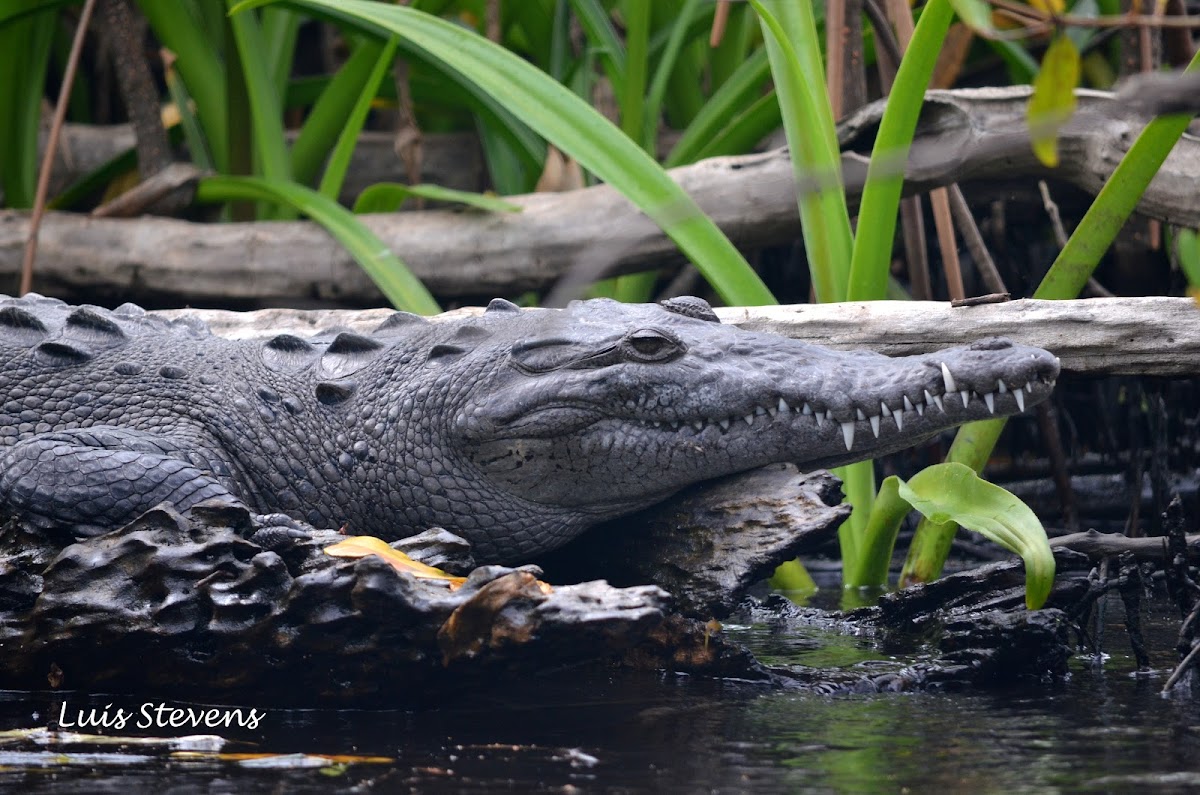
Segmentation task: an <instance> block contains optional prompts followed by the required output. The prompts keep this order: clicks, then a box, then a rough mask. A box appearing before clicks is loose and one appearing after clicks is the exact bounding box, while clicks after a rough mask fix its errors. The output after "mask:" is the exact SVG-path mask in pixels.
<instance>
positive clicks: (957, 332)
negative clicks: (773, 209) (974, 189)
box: [159, 297, 1200, 376]
mask: <svg viewBox="0 0 1200 795" xmlns="http://www.w3.org/2000/svg"><path fill="white" fill-rule="evenodd" d="M481 311H483V310H481V309H478V308H474V307H471V308H464V309H459V310H455V311H454V312H447V313H444V314H442V315H439V316H438V317H436V318H434V319H435V320H438V319H449V318H455V317H461V316H463V315H464V314H472V313H478V312H481ZM527 311H531V312H536V311H540V310H527ZM159 314H162V315H164V316H166V317H171V318H178V317H181V316H184V315H194V316H197V317H200V318H201V319H203V320H204V321H206V322H207V323H208V324H209V325H210V326H211V327H212V329H213V330H214V331H215V332H216V333H218V334H221V335H223V336H229V337H240V338H245V337H260V336H269V335H273V334H279V333H283V332H288V333H292V334H300V335H306V334H314V333H316V332H317V331H318V330H320V329H323V328H331V327H334V326H348V327H350V328H353V329H355V330H357V331H370V330H371V329H373V328H374V327H375V326H377V325H379V324H380V323H381V322H383V319H384V318H385V317H387V316H388V315H389V314H391V310H388V309H367V310H359V311H353V310H346V311H339V310H308V311H306V310H296V309H263V310H259V311H257V312H229V311H225V310H185V309H172V310H164V311H162V312H160V313H159ZM717 314H718V315H719V316H720V317H721V320H722V321H723V322H725V323H732V324H733V325H736V326H740V327H742V328H746V329H750V330H753V331H767V332H772V333H775V334H783V335H785V336H788V337H792V338H794V339H801V340H805V341H808V342H815V343H820V344H822V345H828V346H830V347H833V348H839V349H843V350H846V349H854V348H871V349H874V350H877V351H880V352H881V353H886V354H888V355H889V356H904V355H908V354H915V353H925V352H927V351H931V350H936V349H938V348H944V347H947V346H949V345H961V344H963V343H965V342H969V341H971V340H975V339H981V338H984V337H995V336H1002V337H1008V338H1009V339H1011V340H1013V341H1014V342H1019V343H1024V344H1026V345H1037V346H1040V347H1043V348H1046V349H1047V350H1050V351H1052V352H1053V353H1055V354H1056V355H1057V356H1059V358H1061V359H1062V365H1063V369H1064V370H1067V371H1069V372H1077V373H1087V374H1090V375H1117V374H1120V375H1157V376H1188V375H1197V374H1200V323H1198V322H1197V321H1198V320H1200V308H1197V306H1196V304H1195V302H1194V301H1192V300H1191V299H1189V298H1167V297H1151V298H1091V299H1086V300H1078V301H1035V300H1031V299H1026V300H1021V301H1009V302H1007V303H1002V304H981V305H978V306H967V307H952V306H950V304H949V303H942V302H937V301H870V302H866V303H845V304H800V305H795V306H762V307H726V308H720V309H717Z"/></svg>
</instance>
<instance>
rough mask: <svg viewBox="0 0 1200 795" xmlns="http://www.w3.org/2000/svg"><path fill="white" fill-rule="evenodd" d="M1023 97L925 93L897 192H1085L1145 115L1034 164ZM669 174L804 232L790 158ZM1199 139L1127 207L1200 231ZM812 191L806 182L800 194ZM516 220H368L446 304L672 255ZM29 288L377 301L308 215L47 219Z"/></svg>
mask: <svg viewBox="0 0 1200 795" xmlns="http://www.w3.org/2000/svg"><path fill="white" fill-rule="evenodd" d="M1027 97H1028V91H1027V89H1025V88H1021V87H1016V88H1010V89H970V90H968V89H960V90H956V91H934V92H930V93H929V94H928V95H927V100H926V103H925V107H924V109H923V113H922V120H921V124H920V127H919V129H918V133H917V138H916V140H915V142H914V144H913V148H912V151H911V153H910V155H909V161H908V165H907V169H906V171H905V173H906V190H908V191H910V192H920V191H924V190H928V189H929V188H932V187H935V186H938V185H945V184H949V183H951V182H964V181H968V180H973V179H986V178H995V177H1004V178H1006V179H1012V178H1014V177H1026V178H1029V179H1034V178H1042V177H1054V178H1058V179H1063V180H1065V181H1067V182H1070V183H1072V184H1074V185H1076V186H1078V187H1080V188H1082V189H1083V190H1085V191H1088V192H1091V193H1095V192H1097V191H1098V190H1099V188H1100V186H1101V185H1102V184H1103V181H1104V180H1105V179H1106V178H1107V176H1108V175H1109V174H1110V173H1111V172H1112V170H1113V168H1114V167H1115V166H1116V164H1117V162H1118V161H1119V160H1120V157H1121V156H1122V155H1123V153H1124V152H1125V151H1126V150H1127V149H1128V147H1129V146H1130V144H1131V143H1132V142H1133V140H1134V138H1135V137H1136V135H1137V133H1138V131H1139V130H1140V128H1141V126H1142V125H1143V124H1144V119H1143V118H1142V117H1131V116H1129V115H1128V114H1127V112H1126V109H1125V108H1123V107H1122V106H1121V105H1120V103H1117V102H1114V101H1113V99H1112V96H1111V95H1109V94H1104V93H1101V92H1091V91H1081V92H1080V94H1079V99H1080V104H1079V110H1078V111H1077V113H1076V114H1075V116H1074V117H1073V119H1072V120H1071V122H1070V123H1069V124H1067V125H1066V126H1065V127H1064V128H1063V130H1062V132H1061V135H1060V142H1059V149H1060V156H1061V164H1060V166H1059V167H1058V168H1057V169H1055V170H1054V171H1053V172H1051V171H1050V170H1048V169H1046V168H1044V167H1043V166H1042V165H1041V164H1040V163H1039V162H1038V161H1037V160H1036V158H1034V156H1033V154H1032V151H1031V149H1030V147H1029V140H1028V132H1027V129H1026V122H1025V103H1026V100H1027ZM881 113H882V106H881V105H880V104H878V103H875V104H873V105H870V106H867V107H866V108H864V109H862V110H861V111H859V112H858V113H856V114H854V115H853V116H852V117H851V118H850V119H848V120H847V121H846V122H845V123H844V124H843V125H842V127H841V129H840V131H839V134H840V136H841V140H842V146H843V148H844V150H845V154H844V157H843V162H844V167H845V175H844V178H845V183H846V187H847V192H848V194H849V196H850V203H851V205H852V206H853V205H855V204H856V203H857V196H858V194H859V192H860V190H861V186H862V183H863V180H864V178H865V173H866V157H867V155H868V154H869V151H870V149H869V147H870V145H871V144H872V143H873V139H874V130H875V128H876V126H877V125H878V121H879V117H880V114H881ZM671 173H672V176H673V177H674V178H675V179H676V181H677V182H678V183H679V184H680V185H681V186H683V188H684V189H685V190H687V191H688V192H689V193H690V194H691V195H692V196H693V198H695V200H696V201H697V203H698V204H699V205H700V207H701V209H702V210H703V211H704V212H706V213H707V214H709V216H710V217H712V218H713V220H714V221H716V223H717V224H718V225H720V226H721V228H722V229H723V230H724V231H725V232H726V234H727V235H729V236H730V238H732V239H733V240H734V242H735V243H737V244H740V245H743V246H746V247H757V246H763V245H768V244H773V243H779V242H783V241H787V240H791V239H794V238H795V237H796V236H797V235H798V234H799V223H798V219H797V215H796V208H795V191H796V184H795V182H794V180H793V176H792V169H791V163H790V161H789V159H788V156H787V153H786V151H783V150H779V151H774V152H768V153H766V154H762V155H750V156H744V157H725V158H714V159H711V160H706V161H703V162H701V163H697V164H695V165H692V166H687V167H684V168H679V169H674V170H673V171H672V172H671ZM1198 181H1200V139H1197V138H1195V137H1193V136H1188V135H1185V136H1184V137H1183V138H1182V139H1181V140H1180V142H1179V144H1178V145H1177V146H1176V147H1175V149H1174V151H1173V152H1172V153H1171V155H1170V157H1168V158H1167V160H1166V162H1165V163H1164V165H1163V168H1162V169H1161V171H1160V172H1159V175H1158V177H1156V178H1155V180H1154V181H1153V182H1152V183H1151V185H1150V187H1149V189H1148V190H1147V191H1146V193H1145V194H1144V195H1143V197H1142V200H1141V202H1140V204H1139V205H1138V210H1139V211H1140V212H1142V213H1144V214H1146V215H1149V216H1152V217H1155V218H1159V219H1161V220H1164V221H1167V222H1170V223H1177V224H1181V225H1184V226H1191V227H1196V226H1200V195H1198V194H1197V192H1196V191H1195V190H1194V186H1195V185H1196V184H1197V182H1198ZM802 187H807V186H802ZM512 201H513V202H514V203H516V204H519V205H521V206H522V207H523V208H524V211H523V212H521V213H516V214H508V213H505V214H482V213H458V212H453V211H448V210H433V211H427V212H421V213H404V214H391V215H378V216H373V217H369V218H367V219H366V223H367V224H368V225H369V226H370V227H371V228H372V229H373V230H374V231H375V232H376V233H377V234H379V235H380V237H381V238H382V239H383V240H384V241H385V242H386V243H387V244H388V246H389V247H390V248H391V249H392V250H393V251H395V252H397V253H398V254H399V256H400V257H401V258H402V259H403V260H404V261H405V262H407V263H408V264H409V266H410V267H411V268H412V270H413V271H414V273H416V274H417V276H418V277H420V278H421V279H422V280H424V281H425V283H426V284H427V285H428V286H429V288H430V289H431V290H432V291H433V292H434V293H435V294H437V295H441V296H463V295H468V296H480V295H489V294H493V293H498V294H513V293H516V292H520V291H524V290H529V289H544V288H546V287H548V286H549V285H551V284H553V283H554V282H555V281H557V280H558V279H560V278H561V277H562V276H563V275H565V274H567V273H568V272H570V271H571V269H572V268H576V267H584V268H588V269H589V270H591V271H594V272H607V273H626V272H631V271H636V270H640V269H645V268H648V267H657V266H659V265H662V264H663V263H665V262H670V261H679V260H680V255H679V252H678V250H677V249H676V248H675V245H674V243H672V242H671V240H670V239H669V238H667V237H666V236H665V235H664V234H663V233H662V232H661V230H659V229H658V227H656V226H655V225H654V224H653V223H652V222H651V221H650V220H649V219H647V218H646V217H645V216H644V215H643V214H642V213H640V212H639V211H638V210H637V209H636V208H634V207H633V205H631V204H630V203H629V202H628V201H626V200H625V199H624V198H623V197H622V196H620V195H619V194H618V193H617V192H616V191H615V190H613V189H612V188H610V187H608V186H605V185H601V186H596V187H592V188H587V189H584V190H579V191H571V192H569V193H561V194H535V195H528V196H518V197H512ZM27 232H28V219H27V217H26V215H25V214H24V213H13V212H7V213H0V278H4V277H7V276H9V275H12V274H16V273H17V270H18V268H19V263H20V257H21V251H22V249H23V246H24V241H25V236H26V234H27ZM40 251H41V253H42V257H41V261H40V263H39V266H38V274H37V279H36V280H35V289H38V290H40V291H42V292H49V293H54V294H64V293H66V294H70V293H72V291H74V294H75V295H78V294H79V293H80V292H82V291H89V290H90V291H92V292H91V294H92V295H99V296H101V297H103V298H106V299H107V298H112V299H113V300H127V299H131V298H132V299H136V300H145V301H153V302H155V303H159V304H162V303H169V302H184V301H190V302H193V303H212V302H226V303H227V302H229V301H230V300H242V301H256V302H262V303H295V302H296V301H297V300H302V299H319V300H334V301H345V302H353V303H359V304H363V303H368V304H369V303H378V302H379V301H380V300H381V299H380V296H379V293H378V291H377V290H376V288H375V287H374V285H373V284H372V283H371V282H370V280H369V279H368V278H367V277H366V276H365V275H364V274H363V273H362V272H361V271H360V270H359V269H358V268H357V266H356V265H354V263H353V262H352V261H351V260H350V258H349V256H348V255H347V254H346V253H345V251H344V250H342V249H341V247H340V246H338V245H337V244H336V243H334V242H333V241H332V240H331V239H330V238H329V237H328V236H327V235H326V234H325V233H324V232H323V231H322V230H321V229H319V228H318V227H316V226H315V225H314V224H311V223H309V222H299V221H298V222H288V223H256V224H220V225H212V224H194V223H190V222H186V221H177V220H170V219H140V220H138V221H119V220H112V219H106V220H100V219H90V218H81V217H78V216H72V215H62V214H59V215H50V216H49V217H47V219H46V221H45V224H44V225H43V228H42V233H41V244H40Z"/></svg>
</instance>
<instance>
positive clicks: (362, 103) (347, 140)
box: [317, 36, 397, 201]
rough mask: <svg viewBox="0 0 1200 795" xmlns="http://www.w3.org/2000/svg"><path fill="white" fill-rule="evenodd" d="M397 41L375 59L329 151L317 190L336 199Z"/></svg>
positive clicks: (390, 41) (393, 56)
mask: <svg viewBox="0 0 1200 795" xmlns="http://www.w3.org/2000/svg"><path fill="white" fill-rule="evenodd" d="M396 41H397V39H396V37H395V36H393V37H392V38H391V39H389V40H388V43H387V45H386V46H385V47H384V48H383V52H381V53H379V57H378V58H377V59H376V60H375V66H374V68H373V69H372V70H371V74H369V75H368V76H367V79H366V81H365V82H364V83H363V85H362V87H361V89H360V90H359V92H358V100H357V101H356V102H355V103H354V107H353V108H351V110H350V114H349V115H348V116H347V117H346V118H345V120H344V121H343V122H342V131H341V134H340V135H338V140H337V145H335V146H334V147H333V153H332V154H330V155H329V164H328V165H326V166H325V173H324V174H322V175H321V184H320V186H318V188H317V190H318V191H319V192H320V193H321V194H322V195H325V196H328V197H329V198H331V199H333V200H334V201H336V200H337V197H338V194H339V193H340V192H341V190H342V183H343V182H344V181H345V180H346V171H347V170H348V169H349V168H350V157H351V156H352V155H353V154H354V147H355V146H357V145H358V134H359V133H360V132H362V128H363V124H364V123H365V122H366V121H367V114H368V113H369V112H370V111H371V102H372V101H373V100H374V99H375V92H376V91H378V90H379V84H380V82H382V81H383V78H384V76H385V75H387V73H388V70H389V69H391V67H392V62H393V61H394V60H396Z"/></svg>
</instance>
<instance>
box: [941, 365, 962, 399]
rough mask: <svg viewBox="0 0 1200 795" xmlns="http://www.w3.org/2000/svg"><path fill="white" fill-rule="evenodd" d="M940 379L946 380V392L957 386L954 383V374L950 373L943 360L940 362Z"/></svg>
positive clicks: (956, 388) (955, 388) (954, 389)
mask: <svg viewBox="0 0 1200 795" xmlns="http://www.w3.org/2000/svg"><path fill="white" fill-rule="evenodd" d="M942 380H943V381H945V382H946V391H947V392H955V391H957V390H958V387H956V386H955V385H954V376H952V375H950V368H949V367H947V366H946V363H945V362H942Z"/></svg>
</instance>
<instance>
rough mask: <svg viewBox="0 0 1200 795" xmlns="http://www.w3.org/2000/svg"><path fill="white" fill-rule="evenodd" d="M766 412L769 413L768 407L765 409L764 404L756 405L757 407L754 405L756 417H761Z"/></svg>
mask: <svg viewBox="0 0 1200 795" xmlns="http://www.w3.org/2000/svg"><path fill="white" fill-rule="evenodd" d="M766 413H767V410H766V409H764V408H763V407H762V406H755V407H754V415H755V416H756V417H761V416H762V415H764V414H766Z"/></svg>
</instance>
